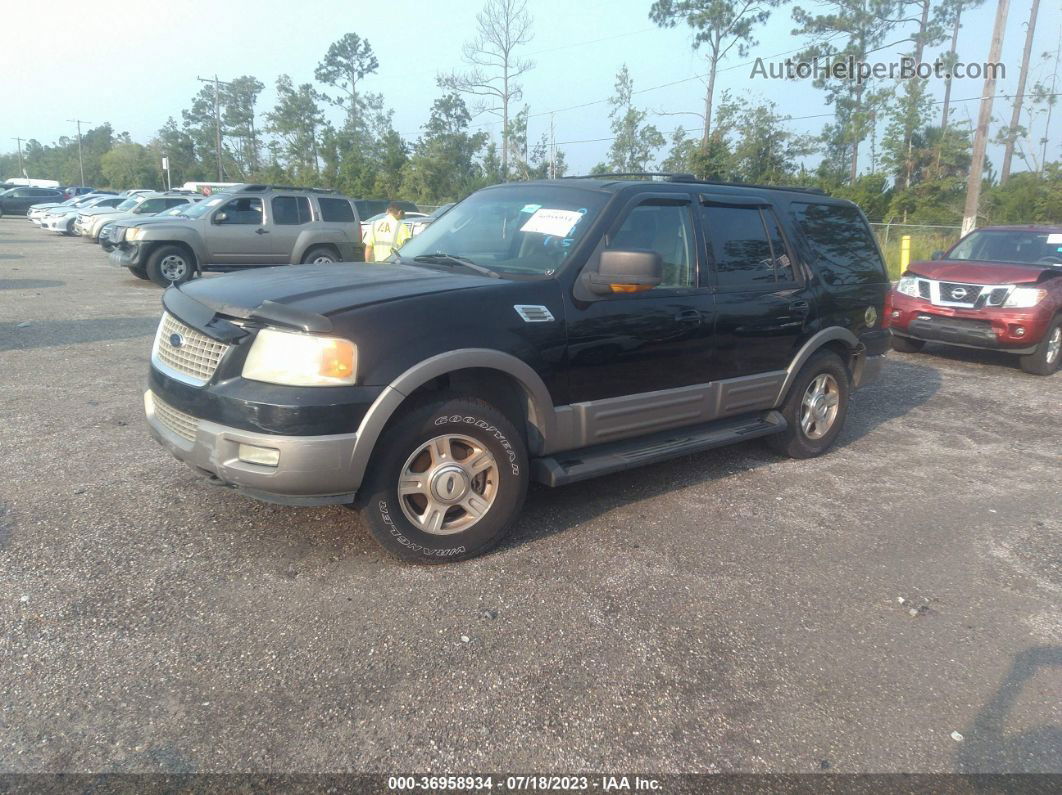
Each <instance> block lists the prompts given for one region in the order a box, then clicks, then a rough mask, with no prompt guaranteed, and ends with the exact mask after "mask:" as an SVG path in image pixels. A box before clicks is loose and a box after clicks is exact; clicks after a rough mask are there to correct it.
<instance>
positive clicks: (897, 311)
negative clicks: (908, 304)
mask: <svg viewBox="0 0 1062 795" xmlns="http://www.w3.org/2000/svg"><path fill="white" fill-rule="evenodd" d="M892 316H893V317H899V316H900V310H899V309H894V310H892Z"/></svg>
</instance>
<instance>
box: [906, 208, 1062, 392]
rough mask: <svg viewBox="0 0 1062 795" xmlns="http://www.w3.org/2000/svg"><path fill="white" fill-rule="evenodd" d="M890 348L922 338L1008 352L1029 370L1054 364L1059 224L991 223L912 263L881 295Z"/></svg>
mask: <svg viewBox="0 0 1062 795" xmlns="http://www.w3.org/2000/svg"><path fill="white" fill-rule="evenodd" d="M886 322H887V324H888V325H889V327H890V329H891V330H892V347H893V348H895V349H896V350H898V351H902V352H904V353H914V352H916V351H920V350H922V348H923V346H925V344H926V343H927V342H943V343H947V344H948V345H958V346H961V347H965V348H984V349H987V350H996V351H1005V352H1007V353H1012V354H1015V355H1016V356H1017V357H1018V361H1019V363H1020V364H1021V368H1022V369H1023V370H1024V371H1025V372H1027V373H1029V374H1031V375H1051V374H1052V373H1054V372H1056V371H1057V370H1058V368H1059V364H1060V362H1062V226H996V227H985V228H983V229H978V230H976V231H974V232H971V233H970V234H969V235H967V236H966V237H964V238H963V239H962V240H960V241H959V242H958V243H956V244H955V245H954V246H953V247H952V248H951V250H950V251H948V252H947V253H944V252H937V253H936V254H935V255H934V258H933V259H932V260H930V261H929V262H912V263H911V264H910V266H909V267H908V268H907V272H906V273H904V274H903V275H902V276H901V277H900V281H899V282H898V283H897V285H896V288H895V289H894V290H893V291H892V293H891V294H890V296H889V306H888V314H887V316H886Z"/></svg>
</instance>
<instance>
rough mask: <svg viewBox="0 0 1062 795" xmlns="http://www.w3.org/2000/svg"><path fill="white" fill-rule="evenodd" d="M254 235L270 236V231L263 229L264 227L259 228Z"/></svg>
mask: <svg viewBox="0 0 1062 795" xmlns="http://www.w3.org/2000/svg"><path fill="white" fill-rule="evenodd" d="M254 233H255V234H256V235H268V234H269V230H268V229H263V228H262V227H258V228H257V229H255V230H254Z"/></svg>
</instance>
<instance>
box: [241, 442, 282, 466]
mask: <svg viewBox="0 0 1062 795" xmlns="http://www.w3.org/2000/svg"><path fill="white" fill-rule="evenodd" d="M236 457H237V458H239V459H240V460H241V461H246V462H247V463H248V464H261V465H262V466H267V467H275V466H276V465H277V464H279V463H280V451H279V450H275V449H274V448H272V447H258V446H257V445H253V444H241V445H240V447H239V449H238V450H237V451H236Z"/></svg>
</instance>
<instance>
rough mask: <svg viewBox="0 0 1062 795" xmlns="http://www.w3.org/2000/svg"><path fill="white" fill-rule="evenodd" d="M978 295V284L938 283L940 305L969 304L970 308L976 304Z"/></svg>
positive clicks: (979, 291)
mask: <svg viewBox="0 0 1062 795" xmlns="http://www.w3.org/2000/svg"><path fill="white" fill-rule="evenodd" d="M980 295H981V285H980V284H961V283H956V282H941V283H940V301H941V303H952V304H969V305H970V306H973V305H974V304H975V303H977V299H978V297H980Z"/></svg>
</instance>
